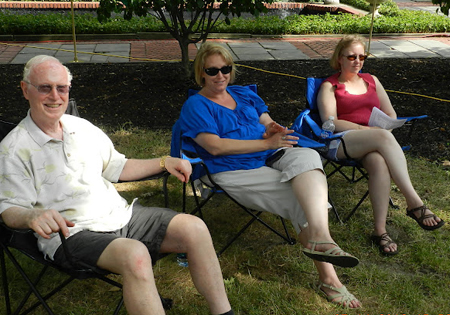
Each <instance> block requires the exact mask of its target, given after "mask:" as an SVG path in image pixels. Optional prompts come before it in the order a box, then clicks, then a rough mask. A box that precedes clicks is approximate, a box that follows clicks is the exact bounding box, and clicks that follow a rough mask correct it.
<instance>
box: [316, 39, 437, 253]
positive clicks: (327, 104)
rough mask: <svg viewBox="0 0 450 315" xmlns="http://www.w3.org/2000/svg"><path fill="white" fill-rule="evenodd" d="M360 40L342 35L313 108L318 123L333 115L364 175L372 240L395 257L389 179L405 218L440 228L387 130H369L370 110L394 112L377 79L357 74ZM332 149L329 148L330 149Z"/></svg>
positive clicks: (337, 152) (361, 56)
mask: <svg viewBox="0 0 450 315" xmlns="http://www.w3.org/2000/svg"><path fill="white" fill-rule="evenodd" d="M366 58H367V55H366V54H365V44H364V41H363V39H362V38H361V37H359V36H354V35H347V36H344V38H342V39H341V41H340V42H339V43H338V44H337V46H336V48H335V51H334V53H333V56H332V58H331V60H330V64H331V66H332V67H333V68H334V69H335V70H338V71H339V72H338V73H336V74H335V75H333V76H331V77H330V78H328V79H326V80H325V82H324V83H323V84H322V86H321V87H320V90H319V94H318V97H317V105H318V108H319V112H320V116H321V118H322V121H325V120H327V119H328V117H329V116H334V117H335V120H334V123H335V125H336V130H335V131H336V132H344V136H343V141H344V142H345V146H346V150H347V153H348V155H349V156H350V157H351V158H354V159H358V160H359V161H360V162H361V163H362V165H363V166H364V168H365V169H366V170H367V172H368V174H369V196H370V200H371V203H372V209H373V213H374V220H375V226H374V232H373V234H372V236H371V239H372V240H373V241H374V242H375V243H376V245H377V246H378V247H379V249H380V252H381V253H382V254H386V255H395V254H397V244H396V243H395V242H394V241H393V240H392V239H391V238H390V236H389V234H388V233H387V231H386V218H387V211H388V206H389V195H390V189H391V188H390V187H391V185H390V182H391V178H392V180H393V181H394V182H395V184H396V185H397V186H398V188H399V189H400V191H401V192H402V194H403V196H404V197H405V199H406V204H407V209H406V214H407V215H408V216H410V217H411V218H413V219H414V220H416V221H417V223H418V224H419V225H420V226H421V227H422V228H423V229H425V230H435V229H437V228H440V227H441V226H443V225H444V221H443V220H441V219H440V218H438V217H437V216H436V215H434V214H433V212H431V211H430V209H428V207H427V206H425V205H424V203H423V201H422V200H421V198H420V197H419V196H418V194H417V192H416V191H415V189H414V187H413V185H412V183H411V180H410V178H409V174H408V169H407V165H406V158H405V155H404V153H403V150H402V148H401V147H400V145H399V144H398V142H397V140H396V139H395V137H394V136H393V135H392V133H391V132H390V131H389V130H385V129H381V128H379V127H369V126H368V122H369V117H370V114H371V112H372V109H373V107H377V108H379V109H380V110H381V111H383V112H384V113H385V114H387V115H388V116H390V117H393V118H396V117H397V114H396V113H395V110H394V108H393V107H392V104H391V102H390V100H389V97H388V95H387V93H386V91H385V90H384V88H383V86H382V85H381V83H380V81H379V80H378V79H377V78H376V77H375V76H373V75H370V74H363V73H360V70H361V69H362V67H363V65H364V61H365V60H366ZM339 144H340V143H335V144H334V147H336V148H337V149H336V150H335V151H334V153H335V156H333V157H331V158H335V159H336V160H339V159H346V155H345V153H344V150H343V147H342V146H341V145H339ZM331 151H333V150H331Z"/></svg>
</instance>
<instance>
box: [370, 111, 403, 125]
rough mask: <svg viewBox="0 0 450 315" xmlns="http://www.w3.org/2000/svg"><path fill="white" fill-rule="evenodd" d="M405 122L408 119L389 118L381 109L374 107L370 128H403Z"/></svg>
mask: <svg viewBox="0 0 450 315" xmlns="http://www.w3.org/2000/svg"><path fill="white" fill-rule="evenodd" d="M405 122H406V119H397V118H392V117H389V116H388V115H386V114H385V113H384V112H383V111H381V110H380V109H379V108H377V107H374V108H373V109H372V114H371V115H370V119H369V126H370V127H380V128H383V129H395V128H398V127H401V126H403V124H404V123H405Z"/></svg>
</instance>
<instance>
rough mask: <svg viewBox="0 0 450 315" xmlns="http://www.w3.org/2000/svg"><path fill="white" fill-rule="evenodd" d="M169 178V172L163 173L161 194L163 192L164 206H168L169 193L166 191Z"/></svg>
mask: <svg viewBox="0 0 450 315" xmlns="http://www.w3.org/2000/svg"><path fill="white" fill-rule="evenodd" d="M168 179H169V174H167V175H164V178H163V194H164V207H166V208H168V207H169V193H168V192H167V181H168Z"/></svg>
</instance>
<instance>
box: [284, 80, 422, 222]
mask: <svg viewBox="0 0 450 315" xmlns="http://www.w3.org/2000/svg"><path fill="white" fill-rule="evenodd" d="M324 80H325V79H324V78H313V77H309V78H307V80H306V101H307V108H306V109H305V110H303V111H302V112H301V113H300V114H299V115H298V116H297V118H296V120H295V121H294V123H293V125H292V126H291V129H293V130H295V131H296V132H297V133H299V134H302V135H304V136H306V137H308V138H310V139H312V140H314V141H318V142H322V143H326V142H327V141H331V140H333V139H336V138H337V137H339V136H337V135H332V136H331V137H329V138H327V139H322V138H321V134H322V132H323V131H322V128H321V125H322V120H321V118H320V114H319V110H318V107H317V94H318V92H319V88H320V86H321V84H322V83H323V81H324ZM426 117H427V115H422V116H415V117H398V119H406V123H405V125H406V126H409V132H408V135H407V137H408V138H409V137H410V136H411V134H412V132H413V130H414V127H415V125H416V122H418V121H420V120H422V119H424V118H426ZM342 145H343V146H344V151H345V142H342ZM410 148H411V146H410V145H406V146H403V147H402V149H403V150H404V151H406V150H409V149H410ZM318 152H319V153H324V152H323V151H321V150H318ZM346 155H347V156H348V159H345V160H340V161H332V160H329V159H327V157H326V155H325V154H322V157H323V158H324V160H325V162H324V169H325V170H326V173H327V178H331V177H332V176H333V175H334V174H341V175H342V176H343V177H344V178H345V179H346V181H347V182H349V183H352V184H354V183H357V182H359V181H361V180H363V179H366V180H367V179H368V178H369V177H368V174H367V172H366V171H365V169H364V168H363V167H362V165H361V164H360V163H359V161H357V160H355V159H352V158H350V157H349V155H348V154H347V153H346ZM327 167H328V168H327ZM348 168H350V169H351V172H350V175H349V174H348V173H347V172H346V171H345V169H348ZM327 169H328V171H327ZM330 169H331V170H330ZM368 195H369V190H367V191H366V192H365V193H364V194H363V196H362V197H361V198H360V199H359V201H358V202H357V204H356V205H355V206H354V207H353V208H352V210H351V211H350V213H349V214H348V215H347V216H346V217H345V218H344V220H341V218H340V215H339V213H338V211H337V209H336V207H335V205H334V203H333V201H332V199H331V197H330V196H329V201H330V204H331V205H332V208H333V211H334V213H335V215H336V218H337V220H338V221H341V222H346V221H348V220H349V219H350V218H351V217H352V216H353V214H354V213H355V212H356V210H357V209H358V208H359V206H360V205H361V204H362V203H363V202H364V200H365V199H366V198H367V196H368ZM390 204H391V206H394V204H393V202H392V200H390ZM394 207H395V206H394Z"/></svg>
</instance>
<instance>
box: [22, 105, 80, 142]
mask: <svg viewBox="0 0 450 315" xmlns="http://www.w3.org/2000/svg"><path fill="white" fill-rule="evenodd" d="M66 116H67V115H65V114H64V115H63V116H62V117H61V119H60V122H61V124H62V128H63V134H64V138H66V135H68V134H72V133H74V132H72V130H71V129H72V128H70V126H69V127H68V126H67V124H66V122H67V120H66ZM24 123H25V128H26V129H27V131H28V132H29V134H30V137H31V138H32V139H33V140H34V141H36V143H37V144H38V145H39V146H41V147H42V146H44V145H45V144H46V143H47V142H50V141H52V140H53V141H61V140H58V139H54V138H52V137H50V136H49V135H47V134H45V133H44V132H43V131H42V130H41V128H39V127H38V126H37V125H36V123H35V122H34V121H33V119H32V118H31V111H30V110H28V114H27V117H25V119H24Z"/></svg>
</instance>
